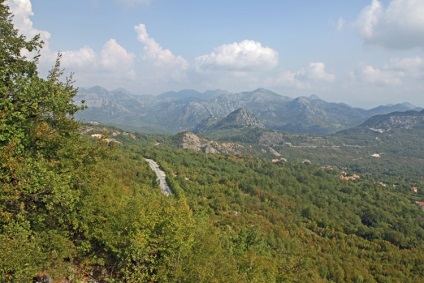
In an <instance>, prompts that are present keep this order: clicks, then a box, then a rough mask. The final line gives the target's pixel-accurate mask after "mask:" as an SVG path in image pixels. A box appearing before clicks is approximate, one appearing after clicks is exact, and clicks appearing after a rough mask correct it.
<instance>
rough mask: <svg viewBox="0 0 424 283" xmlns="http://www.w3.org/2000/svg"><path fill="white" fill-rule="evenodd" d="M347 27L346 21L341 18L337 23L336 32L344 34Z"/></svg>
mask: <svg viewBox="0 0 424 283" xmlns="http://www.w3.org/2000/svg"><path fill="white" fill-rule="evenodd" d="M345 25H346V20H345V19H343V18H339V19H338V20H337V23H336V30H337V31H338V32H342V31H343V30H344V27H345Z"/></svg>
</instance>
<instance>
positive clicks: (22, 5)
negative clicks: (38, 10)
mask: <svg viewBox="0 0 424 283" xmlns="http://www.w3.org/2000/svg"><path fill="white" fill-rule="evenodd" d="M5 3H6V5H8V6H9V8H10V12H11V13H12V14H13V24H14V26H15V28H16V29H18V32H19V34H22V35H24V36H26V37H27V39H28V40H29V39H32V38H33V37H34V36H36V35H40V39H41V40H42V41H43V43H44V44H43V49H41V54H42V55H43V56H42V57H41V59H40V61H41V62H46V63H47V62H48V64H49V66H52V64H54V60H55V59H56V54H51V53H50V50H49V39H50V36H51V35H50V33H49V32H48V31H44V30H39V29H36V28H35V27H34V26H33V23H32V21H31V18H30V17H32V16H34V13H33V11H32V5H31V1H30V0H6V2H5ZM23 55H25V56H27V57H31V56H32V55H31V54H30V53H28V52H25V53H23ZM49 68H50V67H49Z"/></svg>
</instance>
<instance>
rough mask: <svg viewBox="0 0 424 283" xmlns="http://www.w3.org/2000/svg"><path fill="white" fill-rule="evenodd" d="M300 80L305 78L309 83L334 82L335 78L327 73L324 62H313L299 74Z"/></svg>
mask: <svg viewBox="0 0 424 283" xmlns="http://www.w3.org/2000/svg"><path fill="white" fill-rule="evenodd" d="M297 76H298V77H299V78H304V79H306V80H308V81H327V82H332V81H334V79H335V76H334V75H333V74H331V73H327V72H326V71H325V65H324V63H322V62H312V63H310V64H309V66H308V68H306V69H302V70H300V71H299V72H298V73H297Z"/></svg>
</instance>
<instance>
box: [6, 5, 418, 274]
mask: <svg viewBox="0 0 424 283" xmlns="http://www.w3.org/2000/svg"><path fill="white" fill-rule="evenodd" d="M0 31H1V34H0V42H1V49H0V61H1V65H0V95H1V97H0V109H1V112H0V165H1V167H0V282H49V281H48V280H50V282H422V278H423V276H424V211H423V210H422V209H421V208H420V207H419V206H418V205H417V204H416V202H417V201H422V200H423V199H424V194H423V192H422V189H421V188H422V187H419V190H418V192H417V193H416V192H414V191H412V190H411V189H410V188H411V186H417V183H416V180H410V179H408V178H398V177H397V176H395V175H393V177H391V175H388V174H384V176H385V180H384V183H382V182H381V181H380V179H379V176H382V175H381V174H380V171H379V170H380V168H378V167H377V168H376V172H375V173H374V174H364V175H362V174H361V176H360V178H357V179H355V180H350V179H349V180H344V179H342V178H340V175H341V174H342V173H341V170H340V169H338V168H337V167H331V168H330V167H321V166H320V165H319V164H315V163H312V164H310V163H307V162H306V163H304V162H300V161H295V160H294V161H289V162H279V163H272V162H271V161H270V159H269V158H264V157H260V156H251V155H230V154H204V153H198V152H194V151H190V150H183V149H179V148H177V147H176V146H175V144H174V142H173V139H172V137H168V136H161V135H142V134H136V133H125V132H123V131H121V130H119V129H114V128H110V127H95V126H91V125H81V124H80V123H78V122H77V121H76V120H75V119H74V114H75V113H76V112H77V111H81V110H83V107H79V106H76V105H75V104H74V101H73V98H74V96H75V94H76V91H77V90H76V89H75V88H74V87H73V85H72V78H65V79H63V71H62V69H61V68H60V54H59V55H58V60H57V63H56V65H55V66H53V68H52V70H51V72H50V74H49V76H48V77H47V78H46V79H43V78H41V77H40V76H39V75H38V73H37V60H38V58H39V51H40V48H41V47H42V42H40V40H39V38H38V37H35V38H33V39H30V40H27V39H26V38H25V37H23V36H19V35H18V31H17V30H16V29H14V27H13V25H12V22H11V15H10V13H9V10H8V7H7V6H6V5H5V4H4V1H3V0H0ZM25 56H27V57H25ZM93 133H96V134H97V135H96V137H100V138H99V139H94V138H92V137H91V135H92V134H93ZM145 158H150V159H153V160H155V161H156V162H157V163H158V164H159V165H160V166H161V168H162V169H163V170H164V171H165V173H166V176H167V182H168V184H169V185H170V186H171V189H172V192H173V194H172V195H170V196H168V197H167V196H165V195H164V194H162V193H161V191H160V189H159V187H158V182H157V178H156V175H155V173H154V172H153V171H152V170H151V169H150V167H149V165H148V163H147V162H146V160H145ZM352 168H354V167H352ZM347 170H349V168H348V169H347ZM367 172H371V173H373V168H372V167H370V168H367ZM354 173H359V172H357V171H353V169H351V171H347V172H346V175H348V176H350V175H353V174H354ZM414 182H415V183H414ZM420 185H422V184H420ZM43 280H44V281H43Z"/></svg>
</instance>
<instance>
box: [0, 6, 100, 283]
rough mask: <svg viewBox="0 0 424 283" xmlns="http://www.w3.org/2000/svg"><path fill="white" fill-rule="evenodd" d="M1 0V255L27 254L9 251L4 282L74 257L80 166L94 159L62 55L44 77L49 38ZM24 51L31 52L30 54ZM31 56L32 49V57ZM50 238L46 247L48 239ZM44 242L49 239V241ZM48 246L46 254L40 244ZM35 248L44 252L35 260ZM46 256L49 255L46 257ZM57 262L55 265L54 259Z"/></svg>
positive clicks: (0, 267)
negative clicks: (17, 20)
mask: <svg viewBox="0 0 424 283" xmlns="http://www.w3.org/2000/svg"><path fill="white" fill-rule="evenodd" d="M4 2H5V1H4V0H0V44H1V45H0V165H1V167H0V224H1V226H0V236H1V240H2V244H1V245H0V249H1V251H0V253H2V252H4V251H5V250H4V249H5V248H7V247H13V246H16V244H17V243H22V244H23V245H24V246H26V247H27V248H28V249H27V250H26V253H24V254H21V253H17V252H15V253H13V252H10V251H9V253H8V256H9V257H10V258H9V259H8V261H7V262H9V263H12V262H15V263H16V264H14V265H13V266H12V265H8V263H7V262H4V261H1V262H0V278H1V279H0V281H2V280H3V281H16V282H23V281H26V279H27V278H28V276H30V275H31V273H33V271H34V270H37V268H38V270H41V269H48V268H49V262H50V263H52V260H56V259H57V258H63V257H67V256H71V255H72V244H71V242H70V241H69V234H70V233H71V234H72V231H73V227H75V226H78V217H77V203H78V199H79V195H80V194H81V188H82V186H83V182H82V181H81V174H79V173H80V172H81V171H83V170H82V169H83V167H84V166H85V164H88V163H89V162H90V160H91V159H92V156H91V149H90V146H88V145H86V144H85V143H84V142H82V140H81V139H82V138H81V135H80V133H79V124H78V123H77V122H76V121H75V120H74V118H73V115H74V114H75V113H76V112H77V111H78V110H81V109H82V107H80V106H77V105H75V104H74V103H73V97H74V96H75V95H76V92H77V90H76V89H75V88H74V87H73V86H72V79H71V78H69V79H66V80H65V81H64V82H63V81H61V77H62V75H63V71H62V70H61V69H60V60H59V59H60V55H59V56H58V59H57V61H56V64H55V66H54V67H53V69H52V70H51V71H50V73H49V75H48V77H47V79H43V78H41V77H40V76H39V75H38V72H37V63H38V58H39V56H40V53H39V52H40V49H41V47H42V44H43V42H42V41H40V39H39V36H36V37H34V38H32V39H31V40H27V39H26V38H25V36H23V35H18V31H17V30H16V29H15V28H14V26H13V24H12V15H11V14H10V12H9V8H8V7H7V6H6V5H5V3H4ZM24 54H29V55H28V56H32V57H33V58H32V59H29V58H27V57H26V56H25V55H24ZM31 54H32V55H31ZM46 242H47V243H49V244H48V245H49V246H48V247H43V244H42V243H46ZM44 245H45V244H44ZM44 248H45V249H46V251H49V252H41V253H40V249H41V250H43V249H44ZM31 254H32V255H34V254H38V255H40V254H41V255H42V257H45V258H38V260H35V259H34V258H33V257H32V256H31ZM43 259H44V260H43ZM54 264H55V265H56V266H58V265H57V263H54Z"/></svg>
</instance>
